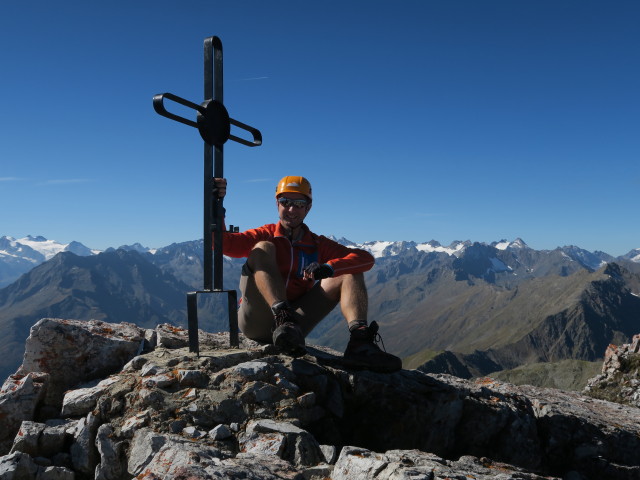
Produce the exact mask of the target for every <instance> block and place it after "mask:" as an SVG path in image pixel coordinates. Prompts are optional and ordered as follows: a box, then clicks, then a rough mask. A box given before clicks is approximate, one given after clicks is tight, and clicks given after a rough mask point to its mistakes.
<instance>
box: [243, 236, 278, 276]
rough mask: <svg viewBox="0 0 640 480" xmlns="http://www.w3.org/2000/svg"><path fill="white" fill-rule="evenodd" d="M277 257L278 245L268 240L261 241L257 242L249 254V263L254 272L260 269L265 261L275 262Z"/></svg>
mask: <svg viewBox="0 0 640 480" xmlns="http://www.w3.org/2000/svg"><path fill="white" fill-rule="evenodd" d="M275 258H276V246H275V245H274V244H273V242H269V241H267V240H263V241H260V242H258V243H256V244H255V246H254V247H253V249H252V250H251V252H250V253H249V256H248V257H247V264H248V265H249V268H250V269H251V271H252V272H255V271H256V270H259V269H260V266H261V265H264V264H265V262H273V261H275Z"/></svg>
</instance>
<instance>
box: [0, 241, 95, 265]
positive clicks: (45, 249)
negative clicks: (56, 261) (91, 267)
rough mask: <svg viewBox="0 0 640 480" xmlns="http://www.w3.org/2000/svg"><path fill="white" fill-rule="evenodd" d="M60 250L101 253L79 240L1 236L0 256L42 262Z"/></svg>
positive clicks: (86, 254)
mask: <svg viewBox="0 0 640 480" xmlns="http://www.w3.org/2000/svg"><path fill="white" fill-rule="evenodd" d="M60 252H72V253H75V254H76V255H81V256H88V255H95V254H97V253H99V251H97V250H91V249H89V248H87V247H85V246H84V245H83V244H81V243H79V242H71V243H59V242H56V241H55V240H47V239H46V238H44V237H41V236H38V237H34V236H31V235H29V236H26V237H24V238H19V239H15V238H13V237H7V236H4V237H0V256H8V257H20V258H25V259H28V260H30V261H33V262H36V263H40V262H42V261H46V260H49V259H51V258H53V257H54V256H56V255H57V254H58V253H60Z"/></svg>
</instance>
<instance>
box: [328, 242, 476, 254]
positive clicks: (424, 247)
mask: <svg viewBox="0 0 640 480" xmlns="http://www.w3.org/2000/svg"><path fill="white" fill-rule="evenodd" d="M337 242H338V243H341V244H342V245H345V246H347V247H353V248H360V249H362V250H366V251H367V252H369V253H371V254H372V255H373V256H374V257H375V258H381V257H393V256H395V255H399V254H401V253H403V252H406V251H409V250H418V251H420V252H427V253H429V252H440V253H446V254H447V255H455V256H458V255H460V254H461V253H462V252H463V251H464V249H465V248H466V247H468V246H469V245H471V242H470V241H465V242H461V241H455V242H453V243H451V245H449V246H448V247H444V246H442V245H440V243H439V242H436V241H435V240H431V241H430V242H426V243H416V242H405V241H398V242H389V241H381V240H379V241H373V242H365V243H354V242H351V241H349V240H345V239H344V238H341V239H340V240H337Z"/></svg>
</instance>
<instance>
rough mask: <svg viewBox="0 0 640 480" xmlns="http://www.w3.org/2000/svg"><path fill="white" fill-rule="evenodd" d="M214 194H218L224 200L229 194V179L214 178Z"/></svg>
mask: <svg viewBox="0 0 640 480" xmlns="http://www.w3.org/2000/svg"><path fill="white" fill-rule="evenodd" d="M213 193H214V194H215V193H217V194H218V197H219V198H224V196H225V195H226V194H227V179H226V178H214V179H213Z"/></svg>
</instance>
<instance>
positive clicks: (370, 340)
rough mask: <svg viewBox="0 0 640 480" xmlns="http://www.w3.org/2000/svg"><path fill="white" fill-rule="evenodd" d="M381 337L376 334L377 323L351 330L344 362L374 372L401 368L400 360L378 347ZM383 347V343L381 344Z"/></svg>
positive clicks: (387, 371) (393, 370)
mask: <svg viewBox="0 0 640 480" xmlns="http://www.w3.org/2000/svg"><path fill="white" fill-rule="evenodd" d="M378 341H380V342H382V338H380V335H378V323H377V322H371V325H369V326H368V327H367V326H361V327H358V328H356V329H354V330H353V331H352V332H351V338H350V339H349V343H348V344H347V349H346V350H345V351H344V357H343V358H344V363H345V364H346V365H347V366H349V367H353V368H364V369H366V370H372V371H374V372H381V373H391V372H397V371H398V370H401V369H402V360H401V359H399V358H398V357H396V356H395V355H391V354H390V353H387V352H386V351H383V350H381V349H380V347H378V345H377V343H378ZM382 346H383V348H384V343H383V344H382Z"/></svg>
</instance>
